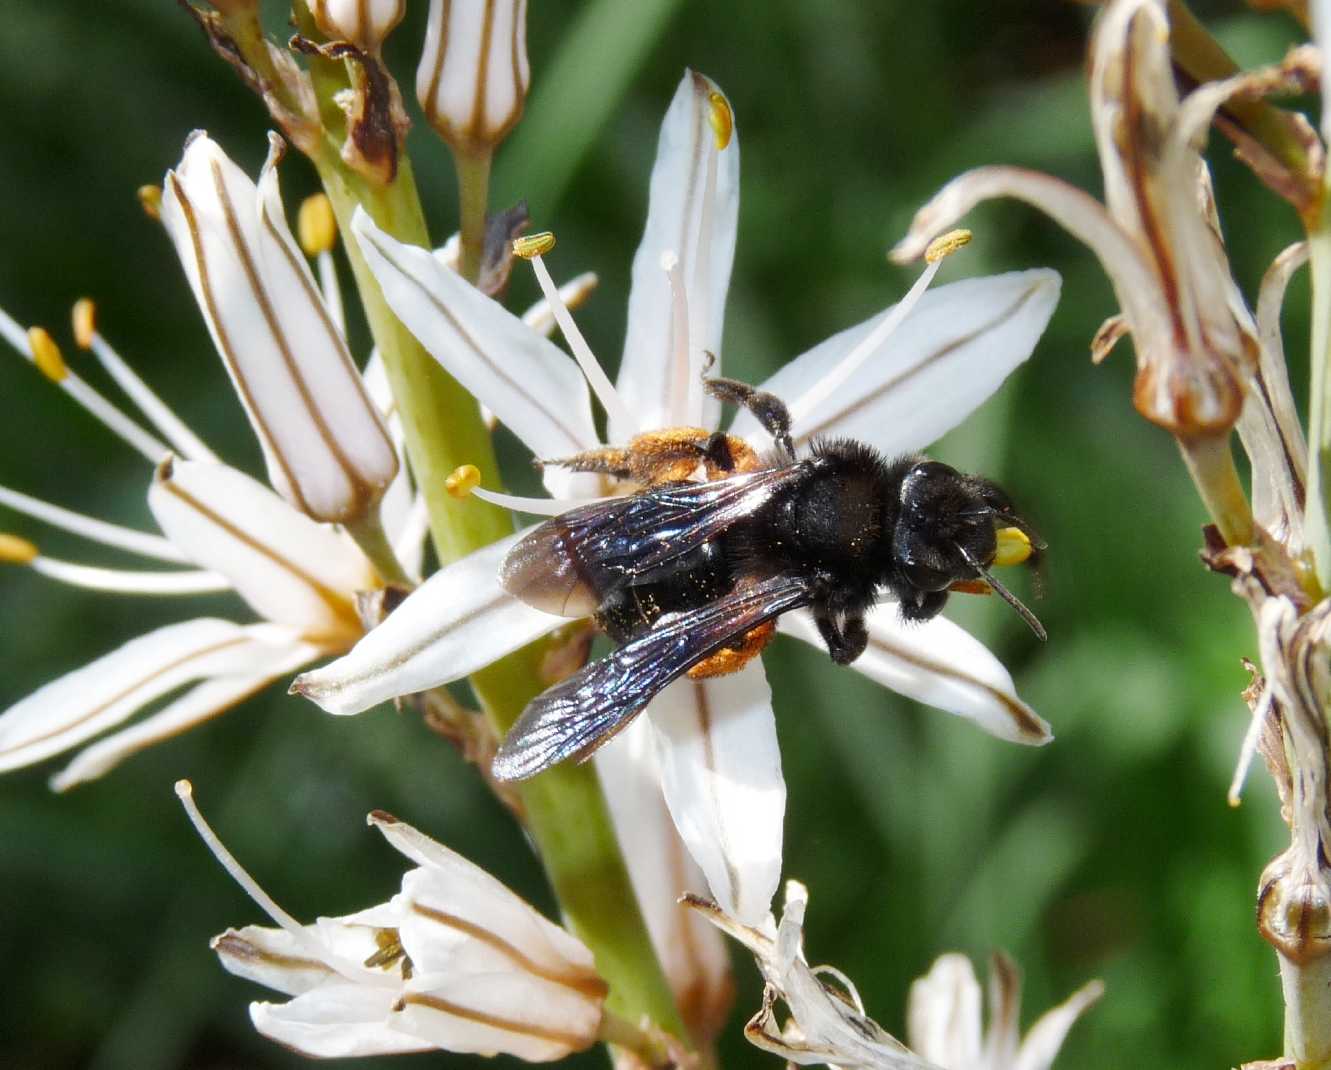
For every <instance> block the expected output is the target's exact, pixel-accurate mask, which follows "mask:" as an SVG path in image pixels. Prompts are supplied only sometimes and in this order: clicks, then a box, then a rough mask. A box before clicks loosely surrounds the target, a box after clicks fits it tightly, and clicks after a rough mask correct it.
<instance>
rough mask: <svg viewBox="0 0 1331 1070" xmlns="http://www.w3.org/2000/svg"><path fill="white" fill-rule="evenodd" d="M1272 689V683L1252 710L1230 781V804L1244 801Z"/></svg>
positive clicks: (1236, 804)
mask: <svg viewBox="0 0 1331 1070" xmlns="http://www.w3.org/2000/svg"><path fill="white" fill-rule="evenodd" d="M1272 695H1273V692H1272V689H1271V686H1270V684H1268V685H1267V686H1266V688H1265V689H1264V690H1263V691H1262V697H1261V698H1259V699H1258V700H1257V706H1256V707H1255V708H1254V709H1253V711H1252V721H1251V722H1250V723H1249V724H1248V731H1247V732H1246V733H1244V736H1243V746H1242V747H1241V748H1239V761H1238V764H1237V765H1236V766H1235V767H1234V779H1233V780H1231V781H1230V782H1229V793H1228V795H1226V799H1227V801H1228V802H1229V805H1230V806H1238V805H1239V803H1241V802H1242V801H1243V785H1244V782H1245V781H1246V780H1247V779H1248V770H1249V769H1250V768H1251V767H1252V760H1253V757H1254V756H1255V755H1256V753H1257V743H1258V740H1260V739H1261V738H1262V727H1263V725H1265V724H1266V718H1267V716H1268V715H1269V714H1270V712H1271V702H1272Z"/></svg>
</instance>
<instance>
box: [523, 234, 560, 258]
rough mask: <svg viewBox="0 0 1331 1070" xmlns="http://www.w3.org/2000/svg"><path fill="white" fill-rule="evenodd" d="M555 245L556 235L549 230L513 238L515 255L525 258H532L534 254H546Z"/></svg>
mask: <svg viewBox="0 0 1331 1070" xmlns="http://www.w3.org/2000/svg"><path fill="white" fill-rule="evenodd" d="M554 247H555V236H554V234H552V233H551V232H550V231H548V230H543V231H541V232H540V233H539V234H525V235H523V236H522V237H521V238H514V239H513V255H514V256H520V257H522V259H523V260H530V259H531V258H532V257H533V256H544V255H545V254H546V253H548V252H549V251H550V250H551V249H553V248H554Z"/></svg>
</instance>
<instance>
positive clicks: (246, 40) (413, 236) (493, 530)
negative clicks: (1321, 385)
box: [228, 4, 684, 1037]
mask: <svg viewBox="0 0 1331 1070" xmlns="http://www.w3.org/2000/svg"><path fill="white" fill-rule="evenodd" d="M294 14H295V16H296V22H297V28H298V30H299V31H300V32H301V33H302V34H305V35H307V36H309V37H310V38H313V39H316V40H317V39H318V37H319V36H320V35H319V34H318V27H317V26H316V25H315V24H314V22H313V19H312V17H311V15H310V13H309V10H308V8H307V7H306V6H305V5H303V4H298V5H296V6H295V8H294ZM243 19H244V16H241V17H239V18H238V20H237V21H238V22H240V20H243ZM248 25H249V22H248V20H245V21H243V22H242V23H241V25H240V26H239V27H233V26H231V24H230V20H228V29H235V28H241V29H243V28H244V27H245V26H248ZM255 27H256V28H257V23H256V24H255ZM235 43H236V45H237V47H238V48H239V49H240V50H241V54H242V55H243V57H244V59H245V61H246V62H247V63H250V64H251V65H252V66H253V67H255V69H256V70H257V71H258V72H259V74H260V79H261V80H263V81H265V82H266V81H267V80H268V79H267V78H266V77H265V75H264V72H266V71H272V69H273V61H272V55H271V52H270V51H269V45H268V42H267V41H266V39H264V38H263V37H262V35H261V34H260V35H257V36H256V35H255V34H253V33H247V34H238V35H237V36H236V37H235ZM308 73H309V78H310V83H311V84H312V86H313V96H314V100H315V101H316V102H317V113H318V116H319V118H320V120H321V121H322V124H323V131H322V133H321V135H320V136H319V137H318V138H317V139H301V140H298V141H297V146H298V147H299V148H301V149H302V151H304V152H305V153H306V154H307V155H308V156H309V158H310V160H311V162H312V163H313V164H314V166H315V168H316V170H317V171H318V173H319V177H320V179H321V181H322V183H323V186H324V190H325V192H326V193H327V195H328V198H329V201H330V203H331V205H332V207H333V211H334V214H335V215H336V217H337V221H338V226H339V229H340V230H341V232H342V233H344V234H349V233H351V219H352V216H353V214H354V212H355V209H356V207H357V206H358V205H359V206H362V207H363V208H364V209H365V210H366V212H368V213H369V215H370V216H371V218H373V219H374V221H375V223H376V224H377V225H378V226H379V227H380V228H382V229H383V230H384V231H385V232H387V233H389V234H391V235H393V236H394V237H395V238H397V239H399V240H401V241H404V242H408V243H411V244H414V245H418V246H424V247H427V248H428V247H429V234H428V230H427V228H426V223H425V218H424V214H423V212H422V209H421V202H420V197H419V194H418V192H417V188H416V184H415V179H414V177H413V173H412V169H411V163H410V160H409V159H408V158H407V157H406V155H405V154H403V155H402V156H401V158H400V159H399V160H398V161H397V167H396V172H395V177H394V179H393V180H392V181H390V182H386V183H380V182H375V181H372V180H371V179H370V178H368V177H367V176H366V175H365V174H363V173H361V172H359V171H357V170H356V169H355V168H353V167H352V166H350V165H349V163H348V162H347V161H346V160H345V159H344V157H343V155H342V154H341V152H340V148H339V146H340V143H341V140H342V136H343V134H344V132H345V127H346V117H345V114H344V113H343V111H342V110H341V109H340V108H339V107H338V105H337V104H336V103H335V97H336V96H337V95H338V94H339V93H342V92H344V91H345V90H346V89H348V88H349V87H350V79H349V77H348V74H347V70H346V65H345V64H343V63H341V62H337V61H334V60H330V59H328V58H326V57H324V56H322V55H318V54H313V55H310V56H309V67H308ZM265 97H266V98H268V97H269V94H268V93H267V92H265ZM281 103H282V104H284V105H285V104H287V103H288V101H285V100H284V101H281ZM270 107H271V99H270ZM283 110H284V111H286V110H289V109H288V108H285V107H284V109H283ZM275 117H278V118H279V120H280V116H275ZM284 125H285V124H284ZM288 132H290V131H288ZM473 179H474V181H473V183H472V187H471V191H472V197H473V205H472V211H471V213H470V214H471V217H472V219H471V222H472V226H473V228H474V226H475V219H476V217H477V216H479V219H480V220H481V227H482V229H483V226H484V223H483V220H484V186H485V185H486V183H487V182H488V166H487V167H486V168H485V173H477V174H476V175H474V176H473ZM477 183H479V185H480V189H481V192H480V193H479V194H477V192H476V189H475V186H476V184H477ZM464 188H466V187H465V186H464ZM477 204H479V208H477V207H476V205H477ZM467 218H468V217H467V215H464V220H465V219H467ZM344 248H345V249H346V252H347V256H348V258H349V260H350V263H351V268H352V273H353V276H354V278H355V281H356V286H357V289H358V291H359V293H360V295H361V301H362V306H363V308H364V310H365V314H366V319H367V321H368V323H369V327H370V332H371V335H372V336H373V338H374V341H375V344H376V345H377V347H378V349H379V352H380V354H381V356H382V358H383V361H384V365H385V368H386V370H387V373H388V379H389V382H390V385H391V387H392V392H393V396H394V399H395V401H396V404H397V406H398V412H399V415H400V417H401V420H402V426H403V433H404V437H405V441H406V449H407V455H408V457H409V459H410V462H411V467H412V472H413V475H414V476H415V480H416V483H417V486H418V487H419V488H420V490H421V492H422V494H423V495H424V497H425V500H426V505H427V509H428V513H429V519H430V532H431V535H432V538H433V542H434V546H435V549H436V552H437V554H438V556H439V560H440V562H441V564H447V563H449V562H451V561H456V560H458V559H460V558H462V557H465V556H466V555H467V554H468V553H471V552H472V551H474V550H477V549H479V548H481V547H483V546H487V545H489V544H490V543H492V542H495V541H496V540H498V539H500V538H502V537H504V536H506V535H508V534H511V531H512V524H511V521H510V519H509V517H508V514H507V512H506V511H504V510H502V509H499V508H497V507H495V506H491V505H488V504H486V503H484V502H481V501H478V500H468V501H464V502H460V501H458V500H457V499H455V498H453V497H452V496H450V495H449V493H448V491H447V487H446V482H447V477H448V476H449V474H450V473H452V472H453V471H454V470H455V469H457V468H459V467H460V466H462V465H464V464H473V465H476V466H477V467H478V468H479V469H480V471H481V472H482V474H483V478H485V479H486V480H487V481H490V480H496V477H497V473H498V466H497V463H496V461H495V457H494V451H493V447H492V444H491V441H490V435H489V431H488V430H487V428H486V426H485V424H484V422H483V420H482V418H481V413H480V409H479V407H478V406H477V403H476V401H475V399H474V398H473V397H472V396H471V395H470V394H469V393H468V392H467V391H466V390H464V389H463V388H462V387H461V386H460V385H459V384H458V383H457V382H456V380H454V379H453V378H452V377H450V376H449V375H448V374H447V373H446V372H445V371H444V370H443V368H442V367H441V366H440V365H439V364H438V363H437V362H436V361H435V360H434V359H433V358H432V357H431V356H430V355H429V354H428V353H427V352H426V351H425V350H424V349H423V348H422V346H421V345H420V343H419V342H417V340H416V339H415V337H414V336H413V335H412V334H411V332H410V331H408V330H407V328H406V327H405V326H404V325H403V324H402V323H401V321H400V320H399V319H398V318H397V317H396V316H395V315H394V314H393V312H392V310H391V309H390V308H389V307H388V305H387V303H386V302H385V301H384V299H383V295H382V292H381V290H380V288H379V285H378V283H377V282H376V281H375V279H374V276H373V274H372V273H371V272H370V270H369V268H368V266H367V264H366V262H365V259H364V257H363V255H362V253H361V250H360V248H359V246H358V244H357V243H356V242H354V241H349V242H346V243H345V244H344ZM385 578H387V577H385ZM544 653H545V644H543V643H542V644H536V645H534V646H532V647H528V648H526V649H524V650H520V651H518V652H517V653H515V654H513V655H511V656H509V657H508V658H506V659H504V660H503V661H501V662H498V663H496V664H494V665H491V666H489V667H487V668H486V669H483V670H480V671H478V672H477V673H476V674H475V675H474V676H473V677H472V679H471V683H472V686H473V688H474V690H475V692H476V694H477V697H478V698H479V699H480V702H481V704H482V706H483V707H484V709H485V712H486V714H487V716H488V718H489V720H490V721H491V723H492V725H493V726H494V728H495V730H496V731H497V732H498V733H500V734H501V735H502V734H503V733H504V732H505V731H506V730H507V729H508V728H509V726H510V725H511V724H512V723H513V722H514V721H515V720H516V719H517V717H518V715H519V714H520V713H521V712H522V710H523V708H524V707H525V706H526V704H527V702H529V701H530V700H531V698H532V697H533V696H534V695H536V694H537V693H539V692H540V691H541V690H542V689H543V688H544V686H545V682H544V681H543V680H542V678H541V676H540V673H539V668H540V664H541V660H542V658H543V656H544ZM522 801H523V805H524V807H525V809H526V813H527V825H528V829H529V831H530V833H531V835H532V837H533V839H534V840H535V842H536V844H537V846H538V849H539V853H540V855H541V859H542V862H543V863H544V865H545V868H546V872H547V875H548V877H549V879H550V883H551V885H552V887H553V889H554V892H555V895H556V896H557V898H558V900H559V903H560V907H561V910H562V912H563V914H564V916H565V918H566V920H567V922H568V925H569V927H570V929H571V930H572V931H573V932H574V933H575V934H576V935H577V936H578V937H579V938H580V939H582V940H583V941H584V942H585V943H586V944H587V945H588V947H590V948H591V949H592V951H593V953H594V954H595V957H596V962H597V969H598V971H599V972H600V973H601V975H602V976H603V977H604V978H605V979H606V981H607V982H608V983H609V985H610V995H609V997H608V1000H607V1006H608V1007H609V1008H610V1009H611V1010H613V1011H614V1012H615V1013H617V1014H619V1015H621V1016H623V1017H624V1018H626V1019H628V1020H629V1021H638V1020H640V1019H642V1018H643V1017H646V1018H648V1019H650V1020H651V1021H652V1022H654V1023H655V1024H656V1025H657V1026H659V1027H660V1028H662V1029H664V1030H667V1031H669V1032H671V1033H673V1034H675V1035H676V1036H680V1037H682V1036H683V1035H684V1033H683V1027H682V1025H681V1023H680V1019H679V1015H678V1012H677V1011H676V1009H675V1006H674V1001H673V998H672V996H671V992H670V989H669V987H668V985H667V984H666V981H665V977H664V974H663V973H662V970H661V967H660V964H659V963H658V961H657V958H656V955H655V952H654V951H653V949H652V945H651V941H650V939H649V936H648V933H647V929H646V927H645V924H644V922H643V920H642V917H641V915H640V913H639V911H638V909H637V908H636V905H635V904H636V900H635V897H634V892H633V888H632V885H631V883H630V881H629V877H628V871H627V869H626V867H625V865H624V861H623V858H622V856H621V854H620V851H619V845H618V842H617V840H616V838H615V834H614V830H613V826H612V824H611V820H610V815H609V812H608V810H607V808H606V805H605V800H604V798H603V796H602V793H601V789H600V785H599V782H598V780H597V778H596V774H595V771H594V769H593V767H592V766H590V765H584V766H568V767H565V768H562V769H559V770H555V771H553V772H552V773H550V774H549V775H547V776H545V777H542V778H541V779H540V780H539V781H537V782H535V783H533V784H530V785H526V786H525V787H524V788H523V790H522Z"/></svg>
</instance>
